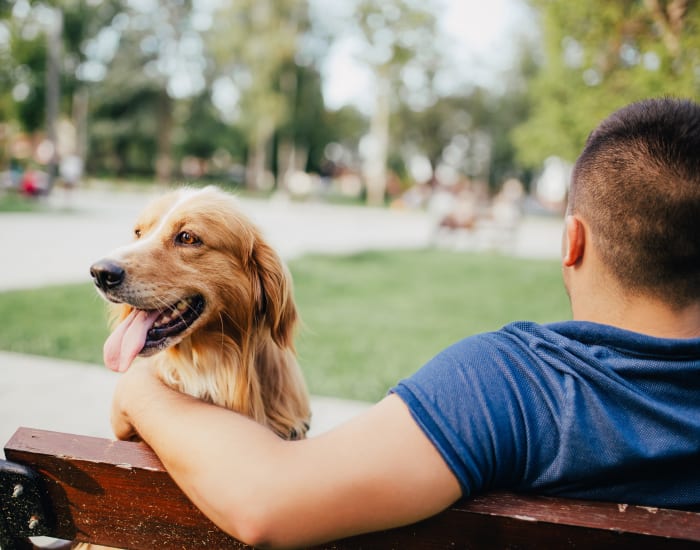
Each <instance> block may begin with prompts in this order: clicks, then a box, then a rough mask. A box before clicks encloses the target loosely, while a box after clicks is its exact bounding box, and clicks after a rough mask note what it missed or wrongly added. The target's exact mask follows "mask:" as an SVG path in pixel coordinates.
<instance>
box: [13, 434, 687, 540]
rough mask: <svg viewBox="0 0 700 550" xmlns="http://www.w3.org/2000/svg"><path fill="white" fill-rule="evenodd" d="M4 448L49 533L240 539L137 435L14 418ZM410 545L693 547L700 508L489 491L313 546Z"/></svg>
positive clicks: (108, 537)
mask: <svg viewBox="0 0 700 550" xmlns="http://www.w3.org/2000/svg"><path fill="white" fill-rule="evenodd" d="M183 452H197V451H196V449H190V450H183ZM5 455H6V457H7V458H8V460H12V461H14V462H19V463H23V464H26V465H28V466H30V467H32V468H33V469H34V470H35V471H37V473H38V474H39V475H40V476H41V477H42V479H43V480H44V484H45V488H46V491H47V493H48V498H49V500H50V502H52V503H53V509H54V511H55V516H56V517H55V526H54V528H53V531H52V535H53V536H55V537H57V538H63V539H69V540H80V541H87V542H95V543H99V544H106V545H114V546H121V547H125V546H128V547H129V548H154V547H158V548H205V547H206V548H222V549H223V548H246V546H245V545H243V544H241V543H240V542H238V541H236V540H234V539H232V538H231V537H228V536H227V535H226V534H225V533H223V532H222V531H220V530H219V529H218V528H217V527H216V526H214V525H213V524H212V523H211V522H210V521H209V520H208V519H207V518H206V517H204V516H203V515H202V514H201V512H199V511H198V510H197V509H196V508H195V507H194V506H193V505H192V504H191V503H190V501H189V500H188V499H187V498H186V497H185V496H184V494H183V493H182V492H181V491H180V490H179V488H178V487H177V486H176V485H175V483H174V482H173V481H172V479H171V478H170V476H169V475H168V474H167V472H166V471H165V470H164V468H163V465H162V464H161V462H160V461H159V460H158V458H157V457H156V456H155V455H154V454H153V452H152V451H151V450H150V449H149V448H148V447H147V446H146V445H145V444H143V443H133V442H124V441H110V440H107V439H101V438H93V437H86V436H77V435H71V434H61V433H56V432H48V431H43V430H33V429H27V428H20V429H19V430H18V431H17V432H16V433H15V435H14V436H13V437H12V439H11V440H10V441H9V442H8V443H7V445H6V447H5ZM416 547H420V548H451V547H454V548H505V547H511V548H514V547H517V548H522V549H527V548H533V549H535V548H596V549H598V548H630V549H634V550H642V549H645V548H649V549H652V548H653V549H656V548H679V549H680V548H700V514H696V513H691V512H683V511H677V510H664V509H656V508H646V507H639V506H625V505H617V504H611V503H598V502H585V501H576V500H568V499H555V498H547V497H532V496H521V495H512V494H508V493H494V494H489V495H484V496H480V497H475V498H472V499H469V500H464V501H460V502H458V503H456V504H455V505H453V506H452V507H451V508H450V509H448V510H446V511H445V512H443V513H441V514H438V515H437V516H434V517H432V518H429V519H427V520H425V521H422V522H419V523H416V524H414V525H410V526H406V527H402V528H398V529H392V530H389V531H383V532H380V533H371V534H367V535H361V536H358V537H353V538H349V539H345V540H341V541H335V542H334V543H332V544H328V545H322V546H319V547H318V548H338V549H350V548H416Z"/></svg>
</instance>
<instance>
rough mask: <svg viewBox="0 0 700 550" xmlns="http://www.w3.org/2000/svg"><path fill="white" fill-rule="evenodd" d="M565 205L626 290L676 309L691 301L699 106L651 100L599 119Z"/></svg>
mask: <svg viewBox="0 0 700 550" xmlns="http://www.w3.org/2000/svg"><path fill="white" fill-rule="evenodd" d="M569 210H570V211H571V212H572V213H578V214H580V215H581V217H582V218H583V219H584V220H586V221H587V222H588V223H589V225H590V228H591V233H592V239H593V240H594V243H595V244H596V247H597V249H598V250H599V251H600V254H601V257H602V261H603V262H604V263H605V265H606V266H607V267H608V269H610V271H611V272H612V274H613V275H614V276H616V277H617V279H618V280H619V281H620V282H621V283H622V284H623V285H624V287H625V288H628V289H629V290H631V291H632V292H636V293H639V294H645V295H653V296H657V297H659V298H660V299H662V300H665V301H666V302H668V303H669V304H671V305H673V306H675V307H684V306H687V305H690V304H691V303H692V302H694V301H697V300H698V299H699V298H700V105H698V104H697V103H695V102H693V101H690V100H682V99H671V98H661V99H650V100H645V101H640V102H638V103H633V104H631V105H628V106H627V107H624V108H622V109H620V110H619V111H616V112H615V113H613V114H612V115H611V116H609V117H608V118H607V119H605V120H604V121H603V122H602V123H601V124H600V125H599V126H598V128H596V129H595V130H594V131H593V132H592V133H591V135H590V136H589V137H588V141H587V142H586V145H585V147H584V150H583V152H582V153H581V156H580V157H579V159H578V161H577V162H576V165H575V167H574V171H573V177H572V186H571V193H570V196H569Z"/></svg>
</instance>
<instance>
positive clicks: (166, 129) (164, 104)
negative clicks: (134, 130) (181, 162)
mask: <svg viewBox="0 0 700 550" xmlns="http://www.w3.org/2000/svg"><path fill="white" fill-rule="evenodd" d="M157 101H158V105H157V106H156V112H157V116H158V151H157V153H156V181H157V182H158V183H159V184H161V185H167V184H169V183H170V180H171V178H172V175H173V152H172V141H173V140H172V137H173V100H172V98H171V97H170V96H169V95H168V92H167V91H166V90H161V91H160V93H159V94H158V99H157Z"/></svg>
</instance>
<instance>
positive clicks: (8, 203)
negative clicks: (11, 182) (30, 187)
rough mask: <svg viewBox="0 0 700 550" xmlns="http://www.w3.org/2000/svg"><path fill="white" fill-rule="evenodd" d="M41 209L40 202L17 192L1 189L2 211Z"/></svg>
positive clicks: (0, 204) (0, 210) (0, 207)
mask: <svg viewBox="0 0 700 550" xmlns="http://www.w3.org/2000/svg"><path fill="white" fill-rule="evenodd" d="M37 210H41V205H40V204H39V202H38V201H37V200H36V199H34V198H31V197H25V196H23V195H20V194H19V193H15V192H8V193H5V192H2V191H0V212H35V211H37Z"/></svg>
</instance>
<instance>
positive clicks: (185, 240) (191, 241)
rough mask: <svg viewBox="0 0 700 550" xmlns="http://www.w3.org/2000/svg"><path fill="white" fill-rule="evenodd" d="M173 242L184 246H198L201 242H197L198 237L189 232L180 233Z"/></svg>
mask: <svg viewBox="0 0 700 550" xmlns="http://www.w3.org/2000/svg"><path fill="white" fill-rule="evenodd" d="M175 242H176V243H178V244H184V245H195V244H200V243H201V242H202V241H200V240H199V237H197V236H196V235H193V234H192V233H190V232H189V231H180V232H179V233H178V234H177V236H176V237H175Z"/></svg>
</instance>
